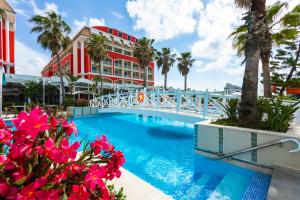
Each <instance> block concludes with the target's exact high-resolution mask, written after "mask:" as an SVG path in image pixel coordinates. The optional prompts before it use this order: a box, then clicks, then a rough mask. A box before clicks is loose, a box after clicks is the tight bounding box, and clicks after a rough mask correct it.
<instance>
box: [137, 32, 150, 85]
mask: <svg viewBox="0 0 300 200" xmlns="http://www.w3.org/2000/svg"><path fill="white" fill-rule="evenodd" d="M153 43H154V40H153V39H148V38H145V37H143V38H141V39H139V40H138V41H137V42H136V43H135V45H134V49H133V56H134V57H136V58H137V59H138V61H139V63H140V67H141V69H143V70H144V83H143V86H144V88H147V78H148V77H147V76H148V66H149V63H150V62H152V61H153V59H154V57H155V49H154V48H153Z"/></svg>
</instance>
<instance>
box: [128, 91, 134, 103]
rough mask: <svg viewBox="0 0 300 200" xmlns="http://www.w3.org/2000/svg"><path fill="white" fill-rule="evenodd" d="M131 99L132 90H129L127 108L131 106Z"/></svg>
mask: <svg viewBox="0 0 300 200" xmlns="http://www.w3.org/2000/svg"><path fill="white" fill-rule="evenodd" d="M132 97H133V95H132V90H130V93H129V96H128V105H129V106H132Z"/></svg>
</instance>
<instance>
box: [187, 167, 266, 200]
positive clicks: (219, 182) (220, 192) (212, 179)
mask: <svg viewBox="0 0 300 200" xmlns="http://www.w3.org/2000/svg"><path fill="white" fill-rule="evenodd" d="M270 181H271V177H270V176H268V175H265V174H263V173H259V172H257V173H255V174H254V175H253V178H252V179H250V180H249V179H248V177H247V176H245V175H242V174H239V173H234V172H229V173H227V174H226V175H225V176H224V177H223V178H221V177H218V176H209V175H206V174H202V175H201V176H200V177H199V178H198V179H197V181H196V182H195V184H193V185H192V186H191V187H190V188H189V189H187V190H186V196H187V197H189V198H194V199H197V200H206V199H208V200H215V199H219V200H265V199H266V197H267V190H262V188H268V187H269V184H270ZM184 200H185V199H184Z"/></svg>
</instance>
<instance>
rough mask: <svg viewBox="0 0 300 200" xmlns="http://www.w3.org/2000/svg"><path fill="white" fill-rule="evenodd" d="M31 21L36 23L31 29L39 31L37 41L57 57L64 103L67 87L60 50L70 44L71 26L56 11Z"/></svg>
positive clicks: (36, 16)
mask: <svg viewBox="0 0 300 200" xmlns="http://www.w3.org/2000/svg"><path fill="white" fill-rule="evenodd" d="M29 22H30V23H34V24H35V26H34V27H33V28H32V29H31V32H32V33H39V36H38V38H37V42H38V43H40V45H41V46H42V47H43V48H44V49H48V50H50V51H51V54H52V57H54V56H55V57H56V63H57V66H58V70H59V77H60V87H61V90H62V91H61V99H62V102H61V104H63V103H64V98H65V87H64V81H63V71H62V67H61V63H60V59H61V58H60V55H59V52H60V50H62V49H65V48H67V47H68V46H69V45H70V43H71V39H70V38H69V37H68V36H67V34H69V33H70V32H71V28H70V26H69V25H68V24H67V23H66V22H65V21H64V20H63V19H62V17H61V15H59V14H57V13H56V12H54V11H51V12H46V15H45V16H41V15H35V16H33V17H31V18H30V19H29Z"/></svg>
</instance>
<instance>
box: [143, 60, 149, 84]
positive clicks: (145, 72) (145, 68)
mask: <svg viewBox="0 0 300 200" xmlns="http://www.w3.org/2000/svg"><path fill="white" fill-rule="evenodd" d="M147 76H148V65H145V66H144V84H143V86H144V88H147Z"/></svg>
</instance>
